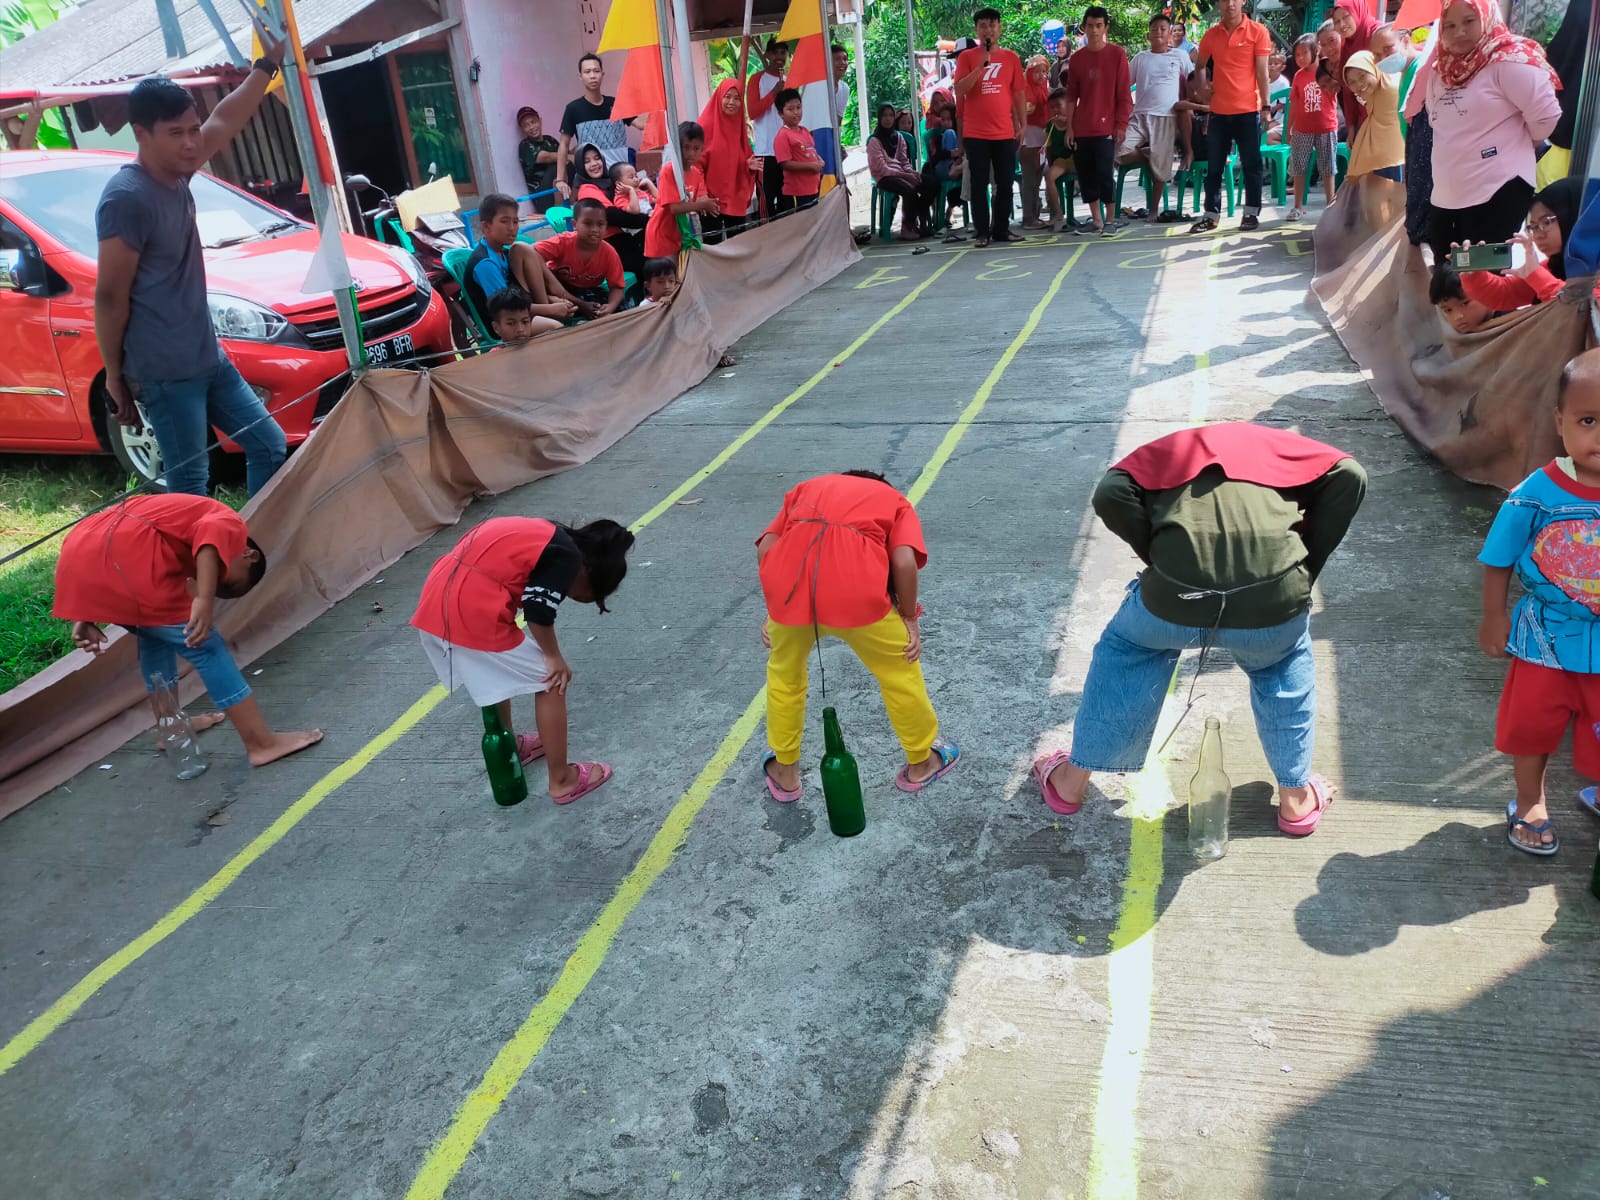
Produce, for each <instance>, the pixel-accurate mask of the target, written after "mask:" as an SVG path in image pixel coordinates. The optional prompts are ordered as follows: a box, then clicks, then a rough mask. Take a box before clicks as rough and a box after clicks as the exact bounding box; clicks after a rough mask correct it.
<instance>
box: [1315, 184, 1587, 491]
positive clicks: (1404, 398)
mask: <svg viewBox="0 0 1600 1200" xmlns="http://www.w3.org/2000/svg"><path fill="white" fill-rule="evenodd" d="M1405 206H1406V198H1405V189H1404V188H1403V187H1402V186H1401V185H1399V184H1397V183H1393V182H1391V181H1390V180H1387V179H1381V178H1379V177H1378V176H1376V175H1367V176H1363V177H1362V178H1361V179H1359V180H1356V181H1355V182H1353V183H1350V184H1347V185H1346V187H1345V188H1343V189H1341V190H1340V192H1339V200H1338V202H1337V203H1336V204H1334V205H1333V207H1331V208H1329V209H1328V210H1327V211H1326V212H1324V213H1323V215H1322V219H1321V220H1320V221H1318V222H1317V231H1316V274H1315V277H1314V278H1313V279H1312V281H1311V289H1312V291H1313V292H1314V293H1315V294H1316V296H1317V298H1318V299H1319V300H1320V301H1321V302H1322V307H1323V309H1324V311H1326V313H1327V314H1328V319H1329V321H1330V322H1331V323H1332V325H1333V331H1334V333H1335V334H1337V335H1338V338H1339V340H1340V341H1341V342H1343V343H1344V347H1345V349H1346V350H1348V351H1349V352H1350V357H1351V358H1353V359H1355V361H1356V363H1357V365H1359V366H1360V367H1361V368H1362V369H1363V370H1365V371H1366V372H1367V375H1368V378H1369V382H1370V383H1371V386H1372V390H1373V392H1374V394H1376V396H1377V397H1378V403H1379V404H1381V405H1382V406H1383V409H1384V411H1385V412H1387V413H1388V414H1389V415H1390V416H1391V417H1393V418H1394V420H1395V421H1396V422H1398V423H1399V425H1400V427H1401V428H1402V429H1404V430H1405V431H1406V432H1407V433H1408V434H1410V435H1411V436H1412V437H1413V438H1415V439H1416V440H1417V441H1418V442H1419V443H1421V444H1422V445H1423V446H1424V447H1425V448H1426V449H1428V450H1429V451H1431V452H1432V453H1433V454H1435V455H1436V456H1437V457H1438V459H1439V461H1440V462H1442V463H1444V465H1445V466H1447V467H1449V468H1450V470H1452V471H1454V472H1455V473H1456V474H1457V475H1460V476H1461V477H1462V478H1464V479H1469V480H1471V481H1472V482H1474V483H1487V484H1493V485H1494V486H1495V487H1499V488H1503V489H1505V490H1507V491H1509V490H1510V489H1511V488H1514V487H1515V486H1516V485H1517V484H1519V483H1521V482H1522V480H1523V479H1525V478H1527V476H1528V475H1529V474H1530V473H1532V472H1533V471H1534V470H1536V469H1537V468H1538V467H1540V466H1542V465H1544V464H1545V463H1547V462H1549V461H1550V459H1551V458H1552V457H1554V456H1555V455H1556V454H1557V453H1558V452H1559V450H1560V447H1561V443H1560V441H1559V439H1557V437H1556V429H1555V418H1554V412H1555V403H1556V384H1557V382H1558V380H1559V378H1560V374H1561V368H1562V367H1563V366H1564V365H1565V364H1566V362H1567V361H1568V360H1569V359H1571V358H1572V357H1573V356H1575V355H1577V354H1580V353H1582V351H1583V350H1584V349H1585V348H1587V347H1588V346H1589V345H1590V344H1591V341H1592V336H1593V334H1592V326H1591V322H1590V294H1591V292H1592V290H1593V287H1594V279H1593V278H1592V277H1590V278H1588V279H1582V280H1574V281H1572V282H1570V283H1569V284H1568V285H1567V287H1566V288H1565V290H1564V291H1563V292H1562V293H1561V295H1560V296H1559V297H1558V298H1557V299H1556V300H1554V301H1552V302H1551V303H1548V304H1539V305H1535V306H1533V307H1531V308H1524V309H1519V310H1518V311H1516V312H1514V313H1509V314H1507V315H1506V316H1504V317H1501V318H1499V319H1498V320H1496V321H1493V322H1491V323H1490V324H1489V325H1487V326H1485V328H1484V329H1482V330H1481V331H1479V332H1477V333H1472V334H1464V335H1463V334H1458V333H1456V332H1455V331H1454V330H1453V329H1451V328H1450V326H1449V325H1447V324H1446V323H1445V321H1444V318H1443V317H1441V316H1440V315H1439V313H1438V311H1437V310H1436V309H1435V308H1434V307H1433V305H1432V304H1430V303H1429V301H1428V280H1429V271H1428V267H1427V265H1426V264H1425V263H1424V261H1423V258H1422V251H1421V250H1420V249H1418V248H1417V247H1415V246H1413V245H1411V243H1410V242H1409V241H1408V240H1407V239H1406V231H1405Z"/></svg>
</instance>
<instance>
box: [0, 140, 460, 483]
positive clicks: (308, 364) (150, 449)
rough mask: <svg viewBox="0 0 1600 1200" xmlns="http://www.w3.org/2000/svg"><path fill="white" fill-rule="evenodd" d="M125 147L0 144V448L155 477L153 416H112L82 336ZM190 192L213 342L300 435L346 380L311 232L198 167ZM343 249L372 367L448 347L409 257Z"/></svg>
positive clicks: (446, 330)
mask: <svg viewBox="0 0 1600 1200" xmlns="http://www.w3.org/2000/svg"><path fill="white" fill-rule="evenodd" d="M131 158H132V156H131V155H128V154H120V153H114V152H88V151H49V150H34V151H8V152H7V153H5V154H0V329H3V330H4V331H5V337H4V341H3V342H0V451H7V450H9V451H27V452H32V453H43V454H100V453H111V454H114V455H116V456H117V459H118V461H120V462H121V463H122V465H123V466H124V467H125V468H127V469H128V470H129V471H130V472H132V473H134V474H136V475H138V476H140V477H141V478H144V479H155V478H157V477H159V476H160V474H161V452H160V450H159V449H158V448H157V446H156V442H155V438H154V436H153V435H152V434H151V433H150V430H149V428H148V427H146V428H144V429H142V430H140V431H139V432H137V433H135V432H133V431H132V430H129V429H127V428H125V427H124V426H121V425H118V424H117V423H116V422H115V421H114V420H111V419H110V412H109V408H108V405H107V400H106V395H105V389H104V380H105V371H104V366H103V364H102V362H101V360H100V351H99V348H98V347H97V346H96V345H95V338H94V285H95V269H96V268H95V260H96V253H97V250H98V241H97V239H96V237H95V223H94V214H95V207H96V205H97V204H98V203H99V200H100V192H101V189H103V188H104V187H105V185H106V181H107V180H109V179H110V178H111V176H112V175H113V174H115V173H116V171H117V169H118V168H119V167H121V166H122V165H123V164H124V163H126V162H128V161H130V159H131ZM190 190H191V191H192V192H193V193H194V200H195V217H196V223H197V224H198V225H199V227H200V238H201V242H202V244H203V245H204V246H205V258H206V279H207V284H208V288H209V292H210V300H211V320H212V323H213V324H214V325H215V326H216V330H217V336H218V337H219V339H220V340H221V342H222V348H223V350H225V351H226V352H227V355H228V357H229V358H230V359H232V360H233V364H234V366H236V367H238V368H239V373H240V374H241V375H243V376H244V378H245V382H246V383H248V384H249V385H250V386H251V387H252V388H253V389H254V390H255V393H256V395H258V396H260V397H261V399H262V401H263V402H264V403H265V404H266V406H267V408H268V410H269V411H271V412H272V413H273V415H274V416H275V417H276V418H277V421H278V423H279V424H280V425H282V426H283V429H284V432H285V433H287V434H288V438H289V445H291V446H293V445H295V444H297V443H299V442H303V441H304V440H305V439H306V438H307V437H308V436H309V435H310V433H311V431H312V429H314V428H315V427H316V426H317V424H318V423H320V422H321V421H322V419H323V418H324V417H326V416H327V415H328V413H329V412H330V411H332V409H333V406H334V404H335V403H337V402H338V399H339V397H340V396H341V395H342V394H343V393H344V389H345V387H346V385H347V381H346V380H345V379H343V378H341V376H342V374H343V372H344V369H345V365H346V360H345V354H344V345H343V342H342V341H341V338H340V333H339V320H338V316H337V314H336V313H335V311H334V306H333V297H332V296H329V295H321V296H318V295H307V294H306V293H304V292H302V291H301V290H300V285H301V284H302V283H303V282H304V281H305V278H306V273H307V272H308V271H309V269H310V267H311V257H312V255H313V254H314V253H315V251H316V248H317V237H318V235H317V230H316V228H315V227H314V226H311V225H307V224H306V223H305V222H303V221H300V220H298V219H296V218H295V217H292V216H290V215H289V214H288V213H286V212H283V211H281V210H280V209H276V208H273V207H272V206H271V205H268V204H264V203H262V202H261V201H260V200H257V199H256V198H255V197H253V196H251V195H249V194H247V193H245V192H242V191H240V190H238V189H237V188H234V187H230V186H229V185H227V184H225V183H222V182H221V181H219V180H217V179H214V178H212V177H211V176H209V175H203V174H202V175H196V176H195V177H194V178H193V179H192V180H191V181H190ZM344 252H345V255H346V257H348V259H349V260H350V271H351V274H352V275H353V276H354V277H355V280H356V287H357V298H358V307H359V308H360V312H361V323H362V330H363V334H364V337H365V339H366V343H367V349H368V356H369V360H370V361H371V362H372V363H373V364H374V365H377V364H380V363H395V362H400V363H403V362H404V361H406V360H407V359H410V358H413V357H416V356H419V355H425V354H430V353H437V352H443V351H447V350H449V349H450V348H451V341H450V318H449V315H448V313H447V312H446V310H445V305H444V301H443V300H442V299H441V298H440V297H439V296H437V295H436V294H434V292H433V289H432V288H431V287H430V286H429V284H428V277H427V275H426V274H425V273H424V272H423V271H422V268H421V267H420V266H419V265H418V263H417V261H416V259H415V258H413V257H412V256H411V255H409V254H407V253H406V252H404V251H403V250H400V249H398V248H396V247H392V246H382V245H379V244H378V243H377V242H373V241H369V240H367V239H365V238H358V237H353V236H351V235H349V234H346V235H345V236H344ZM307 394H312V395H311V398H310V399H307V400H304V401H302V402H301V403H298V404H296V403H294V402H295V401H296V400H299V399H300V397H302V396H306V395H307ZM224 446H225V447H226V448H227V449H229V450H233V451H235V452H237V451H238V449H239V448H238V447H237V446H235V445H233V444H232V443H231V442H224Z"/></svg>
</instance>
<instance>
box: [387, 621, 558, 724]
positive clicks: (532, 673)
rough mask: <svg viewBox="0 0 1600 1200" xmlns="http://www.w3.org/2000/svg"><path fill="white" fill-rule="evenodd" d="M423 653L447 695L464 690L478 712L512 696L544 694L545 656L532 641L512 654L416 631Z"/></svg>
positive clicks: (546, 672) (546, 673) (547, 668)
mask: <svg viewBox="0 0 1600 1200" xmlns="http://www.w3.org/2000/svg"><path fill="white" fill-rule="evenodd" d="M417 632H418V633H419V634H420V635H421V636H422V650H423V653H425V654H426V655H427V656H428V661H429V662H430V663H432V664H433V673H434V674H435V675H437V676H438V677H439V682H440V683H442V684H444V686H445V687H446V688H448V689H449V690H450V691H452V692H453V691H455V690H456V689H457V688H458V687H465V688H466V689H467V695H469V696H471V697H472V702H473V703H474V704H476V705H477V706H478V707H479V708H488V707H489V706H490V705H491V704H499V703H500V701H502V700H509V699H511V698H512V697H513V696H536V695H538V694H539V693H540V692H542V691H544V690H545V686H544V680H545V676H546V675H548V674H549V673H550V668H549V667H547V666H546V665H545V661H544V652H543V651H541V650H540V649H539V645H538V643H537V642H535V641H534V640H533V638H531V637H524V638H523V639H522V644H521V645H520V646H517V647H515V648H514V649H511V650H469V649H467V648H466V647H465V646H457V645H454V644H452V643H450V642H447V641H445V640H444V639H443V638H441V637H435V636H434V635H433V634H431V633H427V632H424V631H423V630H420V629H419V630H417Z"/></svg>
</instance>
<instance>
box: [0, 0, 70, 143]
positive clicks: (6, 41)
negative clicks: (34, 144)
mask: <svg viewBox="0 0 1600 1200" xmlns="http://www.w3.org/2000/svg"><path fill="white" fill-rule="evenodd" d="M71 6H72V5H71V0H0V50H3V49H4V48H5V47H7V46H9V45H11V44H13V43H14V42H20V41H21V40H22V39H23V38H25V37H27V36H28V35H29V34H30V33H33V32H34V31H35V30H39V29H43V28H44V27H45V26H46V25H50V24H52V23H54V21H55V19H56V18H57V17H59V16H60V15H61V14H62V13H64V12H66V10H67V9H68V8H70V7H71ZM37 138H38V143H39V145H40V146H42V147H44V148H45V149H46V150H64V149H66V148H68V147H70V146H71V145H72V138H71V137H70V136H69V135H68V133H67V127H66V125H65V123H64V122H63V121H62V118H61V114H60V113H59V112H57V111H56V110H55V109H51V110H50V111H49V112H47V113H45V115H44V120H43V121H42V122H41V123H40V125H39V131H38V134H37ZM4 145H5V142H4V141H3V140H0V146H4Z"/></svg>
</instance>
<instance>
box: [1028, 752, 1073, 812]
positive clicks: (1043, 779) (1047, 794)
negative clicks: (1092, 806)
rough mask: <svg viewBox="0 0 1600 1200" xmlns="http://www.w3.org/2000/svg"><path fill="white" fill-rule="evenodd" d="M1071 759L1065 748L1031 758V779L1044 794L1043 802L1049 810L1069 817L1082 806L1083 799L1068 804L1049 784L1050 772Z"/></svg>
mask: <svg viewBox="0 0 1600 1200" xmlns="http://www.w3.org/2000/svg"><path fill="white" fill-rule="evenodd" d="M1071 761H1072V755H1071V754H1069V753H1068V752H1067V751H1065V750H1052V751H1051V752H1050V753H1049V754H1043V755H1040V756H1039V757H1038V758H1036V759H1034V760H1033V781H1034V782H1035V783H1037V784H1038V785H1039V792H1040V794H1042V795H1043V796H1044V802H1045V804H1047V805H1048V806H1049V808H1050V811H1051V812H1057V813H1060V814H1061V815H1062V816H1063V817H1070V816H1071V815H1072V814H1073V813H1075V812H1077V811H1078V810H1079V809H1080V808H1082V807H1083V801H1082V800H1079V801H1078V802H1077V803H1076V804H1069V803H1067V801H1065V800H1063V799H1062V798H1061V793H1060V792H1058V791H1056V789H1055V788H1054V787H1052V786H1051V784H1050V773H1051V772H1052V771H1054V770H1055V769H1056V768H1057V767H1059V766H1060V765H1061V764H1062V763H1069V762H1071Z"/></svg>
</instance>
